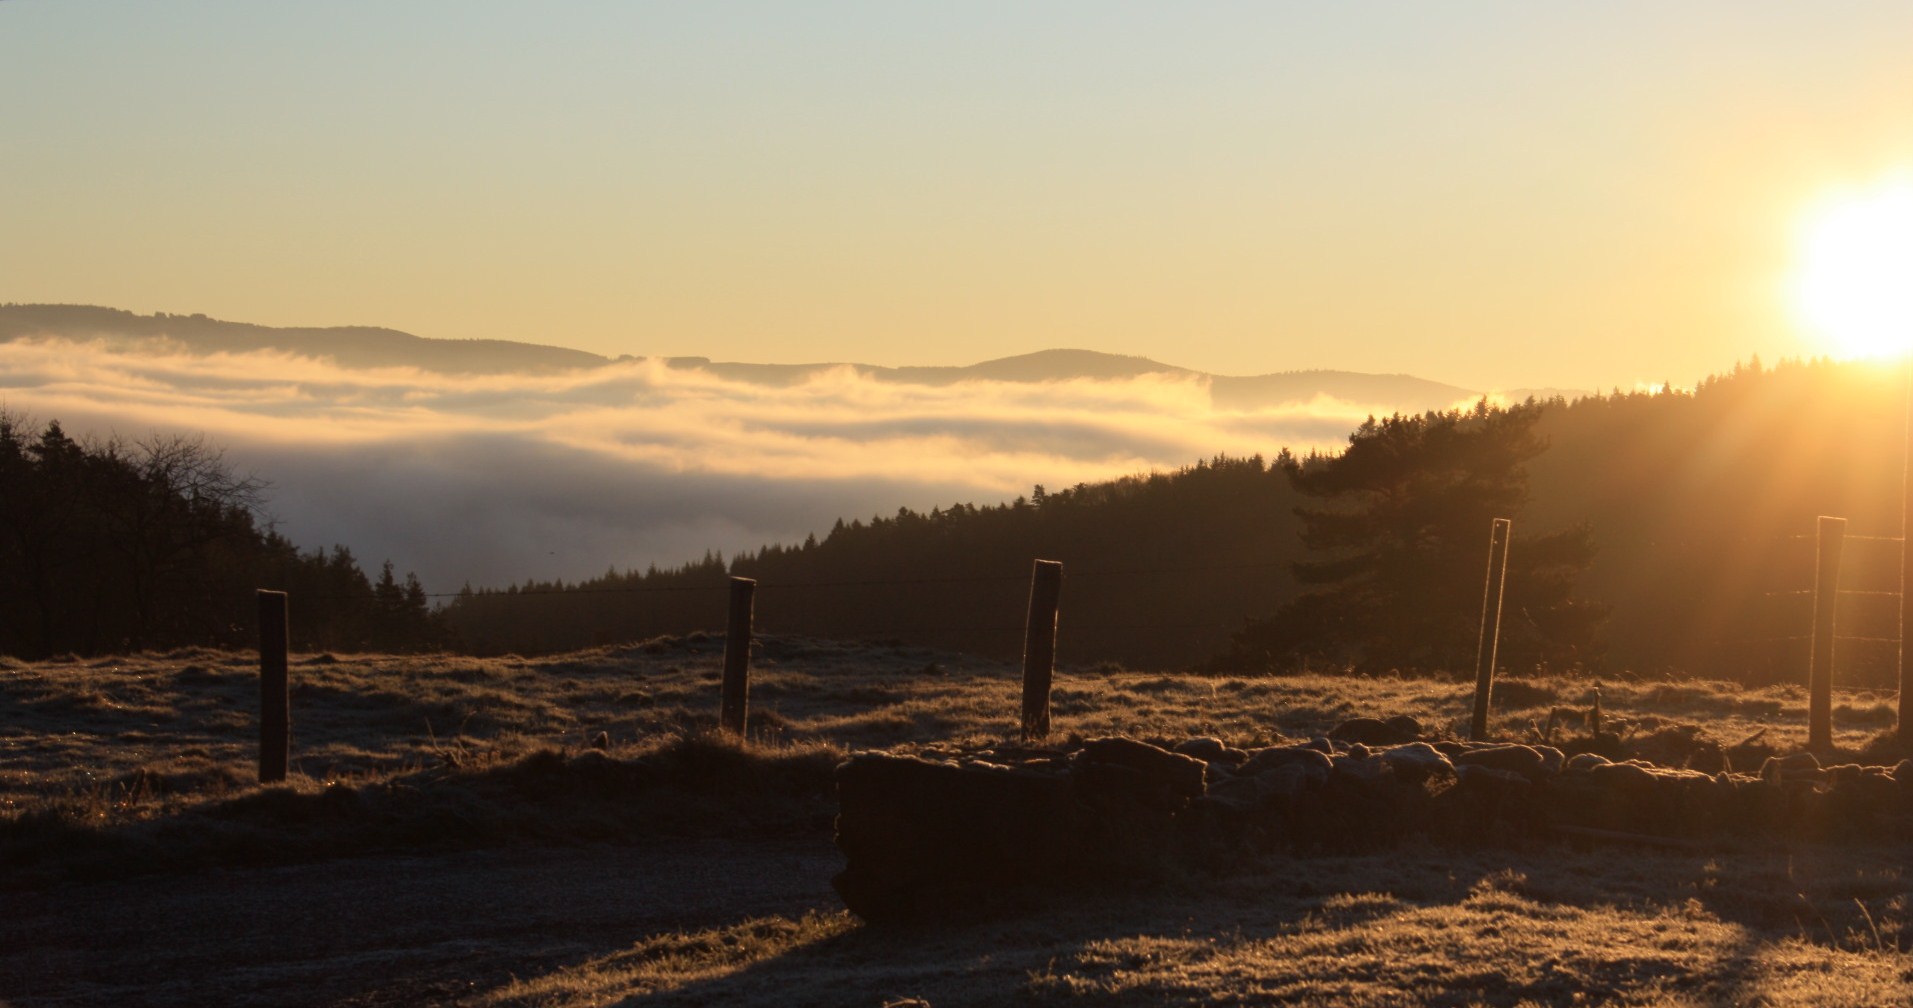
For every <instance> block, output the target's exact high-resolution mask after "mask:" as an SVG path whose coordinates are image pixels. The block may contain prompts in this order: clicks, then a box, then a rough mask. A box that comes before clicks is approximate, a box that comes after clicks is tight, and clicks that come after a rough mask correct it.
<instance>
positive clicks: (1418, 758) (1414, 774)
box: [1381, 742, 1455, 784]
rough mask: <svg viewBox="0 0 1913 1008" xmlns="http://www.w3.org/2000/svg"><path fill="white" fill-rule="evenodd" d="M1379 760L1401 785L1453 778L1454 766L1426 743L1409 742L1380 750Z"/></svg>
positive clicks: (1437, 750) (1439, 751)
mask: <svg viewBox="0 0 1913 1008" xmlns="http://www.w3.org/2000/svg"><path fill="white" fill-rule="evenodd" d="M1381 760H1382V762H1383V763H1384V764H1386V765H1387V767H1388V769H1389V770H1390V771H1391V772H1392V773H1394V775H1395V779H1396V780H1398V781H1401V782H1402V783H1403V784H1421V783H1423V782H1425V781H1427V780H1430V779H1432V778H1442V777H1453V776H1454V774H1455V765H1454V764H1453V763H1451V762H1449V760H1448V757H1447V756H1444V755H1442V752H1441V750H1439V749H1436V748H1435V747H1434V746H1431V745H1429V744H1428V743H1426V742H1410V743H1408V744H1407V745H1399V746H1395V747H1394V748H1392V749H1384V750H1382V754H1381Z"/></svg>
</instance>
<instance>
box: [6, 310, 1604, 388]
mask: <svg viewBox="0 0 1913 1008" xmlns="http://www.w3.org/2000/svg"><path fill="white" fill-rule="evenodd" d="M36 336H51V337H59V338H65V339H74V340H104V341H106V342H108V343H109V344H121V345H133V344H137V343H141V342H144V341H149V340H160V339H163V340H167V341H169V342H171V343H173V344H175V345H177V346H179V347H182V348H184V349H185V350H186V351H187V352H189V353H196V354H213V353H244V352H247V351H257V350H278V351H283V352H286V353H294V354H301V355H305V356H311V357H320V358H329V359H331V360H334V361H337V362H338V363H339V364H341V365H344V366H347V367H414V368H419V369H422V370H426V371H435V372H439V373H443V374H541V373H549V372H553V371H564V370H571V369H577V368H594V367H603V366H605V365H607V364H611V363H614V361H613V359H612V358H609V357H604V356H601V355H598V354H594V353H587V352H585V351H583V350H572V349H569V348H566V347H556V346H546V345H542V344H536V343H518V342H513V341H511V340H449V339H431V338H427V337H423V336H414V335H412V334H410V333H404V332H399V331H398V330H395V329H383V328H378V327H374V326H339V327H331V328H283V329H282V328H273V327H270V326H261V325H252V324H249V323H244V322H226V321H221V320H219V319H213V318H207V317H206V316H204V315H171V314H167V313H164V312H159V313H155V314H153V315H136V314H134V313H132V312H129V311H122V310H120V309H116V308H101V307H95V306H91V305H0V341H9V340H16V339H22V338H31V337H36ZM620 359H626V358H620ZM661 360H662V362H663V363H664V364H666V365H667V366H669V367H672V368H677V369H684V370H696V371H703V372H706V373H709V374H713V375H717V376H719V377H722V378H726V379H729V380H732V381H743V382H750V383H753V384H760V385H773V386H786V385H795V384H798V383H800V382H803V381H805V380H806V379H809V378H811V377H813V376H815V375H817V374H820V373H822V372H824V371H827V370H830V369H833V368H843V367H848V368H851V369H853V370H855V371H856V372H857V373H859V374H862V375H865V376H867V377H869V378H871V379H874V380H876V381H884V382H896V383H899V384H911V385H954V384H957V383H959V382H965V381H999V382H1028V383H1038V382H1058V381H1071V380H1114V379H1123V378H1135V377H1139V376H1142V375H1151V374H1161V375H1169V376H1172V377H1179V378H1190V379H1197V380H1206V381H1207V382H1208V383H1209V392H1210V397H1211V400H1212V401H1213V403H1214V404H1215V405H1216V406H1217V407H1219V408H1222V409H1256V408H1266V407H1270V406H1278V405H1282V404H1284V403H1298V402H1308V401H1309V400H1312V399H1314V398H1316V397H1318V396H1329V397H1332V398H1335V399H1339V400H1342V401H1345V402H1353V403H1358V404H1361V405H1364V406H1368V407H1371V408H1373V409H1376V410H1378V411H1382V412H1404V413H1418V412H1421V411H1423V410H1429V409H1445V408H1448V407H1450V406H1453V405H1455V404H1456V403H1460V402H1464V401H1468V400H1473V399H1477V398H1480V397H1481V396H1482V395H1484V394H1485V393H1484V391H1482V390H1476V389H1467V388H1462V387H1460V386H1456V385H1445V384H1442V383H1441V382H1435V381H1429V380H1427V379H1424V378H1416V377H1413V376H1411V375H1399V374H1397V375H1376V374H1362V373H1359V372H1354V371H1285V372H1279V373H1275V374H1263V375H1248V376H1231V375H1212V374H1207V373H1205V372H1201V371H1195V370H1191V369H1189V368H1183V367H1176V366H1174V365H1171V364H1163V363H1159V362H1157V361H1153V360H1150V359H1149V358H1147V357H1132V356H1124V355H1120V354H1109V353H1100V352H1097V351H1094V350H1039V351H1037V352H1035V353H1027V354H1019V355H1017V356H1014V357H1003V358H998V359H996V360H987V361H983V362H981V363H977V364H968V365H962V366H955V365H950V366H936V367H880V366H877V365H872V364H857V363H849V362H842V363H822V362H820V363H808V364H754V363H744V362H735V361H713V360H711V359H709V358H707V357H665V358H661ZM1499 394H1500V395H1501V396H1502V397H1503V398H1505V399H1508V400H1511V401H1520V400H1522V399H1526V398H1528V397H1530V396H1533V397H1534V398H1537V399H1549V398H1553V397H1555V396H1561V397H1563V398H1568V399H1574V398H1579V397H1580V396H1581V395H1583V394H1584V393H1583V392H1581V391H1580V390H1571V389H1514V390H1510V391H1506V392H1501V393H1499Z"/></svg>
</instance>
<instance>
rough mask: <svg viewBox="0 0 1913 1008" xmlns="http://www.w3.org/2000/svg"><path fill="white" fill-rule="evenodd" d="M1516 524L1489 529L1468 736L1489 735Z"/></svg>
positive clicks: (1504, 522)
mask: <svg viewBox="0 0 1913 1008" xmlns="http://www.w3.org/2000/svg"><path fill="white" fill-rule="evenodd" d="M1513 534H1514V522H1513V521H1512V520H1510V519H1507V518H1496V519H1495V520H1494V523H1493V524H1492V525H1490V526H1489V527H1488V581H1487V583H1486V584H1484V585H1483V586H1482V589H1481V637H1480V639H1479V640H1478V641H1477V643H1476V646H1475V716H1474V718H1473V719H1472V720H1470V721H1469V724H1468V737H1469V738H1471V739H1474V740H1475V741H1477V742H1478V741H1481V740H1482V739H1484V738H1487V736H1488V702H1489V698H1490V697H1492V696H1493V694H1494V688H1495V652H1496V651H1497V650H1499V648H1500V646H1501V598H1502V595H1503V593H1504V591H1505V590H1506V589H1507V587H1508V540H1509V539H1510V538H1512V537H1513Z"/></svg>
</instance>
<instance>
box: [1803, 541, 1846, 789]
mask: <svg viewBox="0 0 1913 1008" xmlns="http://www.w3.org/2000/svg"><path fill="white" fill-rule="evenodd" d="M1846 534H1847V520H1846V519H1845V518H1829V517H1827V516H1825V515H1821V516H1820V538H1819V548H1818V549H1817V550H1816V551H1815V554H1814V577H1813V648H1812V652H1811V654H1810V656H1809V658H1808V663H1807V748H1808V749H1809V750H1811V751H1812V752H1815V753H1819V754H1820V755H1823V756H1824V755H1826V754H1827V753H1828V752H1829V751H1831V750H1832V749H1833V612H1834V609H1835V608H1836V607H1837V606H1838V604H1839V601H1840V547H1841V546H1842V545H1843V544H1844V543H1845V541H1846Z"/></svg>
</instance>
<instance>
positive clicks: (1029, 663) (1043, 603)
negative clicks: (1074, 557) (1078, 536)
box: [1023, 560, 1063, 742]
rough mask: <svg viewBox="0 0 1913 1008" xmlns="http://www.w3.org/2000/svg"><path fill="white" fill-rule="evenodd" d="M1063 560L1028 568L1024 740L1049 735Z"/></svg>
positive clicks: (1039, 563)
mask: <svg viewBox="0 0 1913 1008" xmlns="http://www.w3.org/2000/svg"><path fill="white" fill-rule="evenodd" d="M1062 595H1063V563H1062V561H1060V560H1038V561H1036V564H1035V566H1034V567H1032V568H1031V570H1030V612H1029V618H1028V620H1027V621H1026V622H1025V623H1024V625H1023V741H1025V742H1031V741H1036V740H1039V739H1043V738H1047V737H1048V736H1049V689H1050V679H1051V678H1052V676H1053V675H1054V673H1055V667H1056V606H1057V603H1058V602H1059V601H1061V599H1062Z"/></svg>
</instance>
